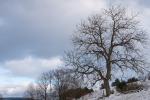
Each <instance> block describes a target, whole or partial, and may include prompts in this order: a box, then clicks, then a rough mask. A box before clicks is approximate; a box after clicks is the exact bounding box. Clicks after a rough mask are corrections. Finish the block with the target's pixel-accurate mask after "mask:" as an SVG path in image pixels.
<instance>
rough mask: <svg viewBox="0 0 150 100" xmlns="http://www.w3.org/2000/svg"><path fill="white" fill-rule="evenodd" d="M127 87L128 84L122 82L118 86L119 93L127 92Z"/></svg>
mask: <svg viewBox="0 0 150 100" xmlns="http://www.w3.org/2000/svg"><path fill="white" fill-rule="evenodd" d="M126 87H127V82H126V81H121V82H119V83H118V84H116V89H117V90H118V91H125V90H126Z"/></svg>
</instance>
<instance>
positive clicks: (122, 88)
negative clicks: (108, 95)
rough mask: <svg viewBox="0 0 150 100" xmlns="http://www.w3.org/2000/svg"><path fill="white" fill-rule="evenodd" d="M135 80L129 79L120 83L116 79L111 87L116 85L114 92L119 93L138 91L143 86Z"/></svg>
mask: <svg viewBox="0 0 150 100" xmlns="http://www.w3.org/2000/svg"><path fill="white" fill-rule="evenodd" d="M137 81H138V80H137V79H136V78H130V79H128V81H127V82H126V81H120V80H119V79H116V80H115V82H114V83H113V85H114V84H115V85H116V90H117V91H118V92H121V93H128V92H130V91H132V92H134V91H138V90H141V89H143V85H142V84H140V83H138V82H137Z"/></svg>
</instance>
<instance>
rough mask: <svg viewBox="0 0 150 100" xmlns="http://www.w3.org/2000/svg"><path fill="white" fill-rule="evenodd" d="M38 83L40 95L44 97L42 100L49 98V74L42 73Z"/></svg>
mask: <svg viewBox="0 0 150 100" xmlns="http://www.w3.org/2000/svg"><path fill="white" fill-rule="evenodd" d="M37 84H38V90H39V95H40V96H41V97H42V100H47V98H48V95H47V91H48V86H49V76H48V74H47V73H42V74H41V76H40V77H39V79H38V81H37Z"/></svg>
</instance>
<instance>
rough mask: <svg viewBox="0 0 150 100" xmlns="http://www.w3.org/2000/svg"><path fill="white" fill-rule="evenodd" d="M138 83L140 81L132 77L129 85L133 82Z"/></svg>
mask: <svg viewBox="0 0 150 100" xmlns="http://www.w3.org/2000/svg"><path fill="white" fill-rule="evenodd" d="M137 81H138V79H137V78H135V77H132V78H129V79H128V81H127V83H132V82H137Z"/></svg>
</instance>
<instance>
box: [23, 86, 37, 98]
mask: <svg viewBox="0 0 150 100" xmlns="http://www.w3.org/2000/svg"><path fill="white" fill-rule="evenodd" d="M24 96H25V97H28V98H31V99H36V98H37V97H36V87H35V86H34V85H33V84H32V83H31V84H29V85H28V87H27V90H26V91H25V93H24Z"/></svg>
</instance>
